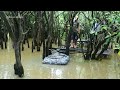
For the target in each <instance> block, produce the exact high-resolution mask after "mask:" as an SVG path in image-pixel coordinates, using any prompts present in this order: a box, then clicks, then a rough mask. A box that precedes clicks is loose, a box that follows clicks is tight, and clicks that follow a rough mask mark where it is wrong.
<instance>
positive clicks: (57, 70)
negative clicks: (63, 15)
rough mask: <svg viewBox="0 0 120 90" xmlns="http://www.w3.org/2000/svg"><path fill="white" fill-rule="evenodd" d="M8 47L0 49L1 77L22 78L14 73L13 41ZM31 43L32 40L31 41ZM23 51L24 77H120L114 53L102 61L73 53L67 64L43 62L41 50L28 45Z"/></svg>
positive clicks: (119, 66)
mask: <svg viewBox="0 0 120 90" xmlns="http://www.w3.org/2000/svg"><path fill="white" fill-rule="evenodd" d="M7 44H8V48H7V49H6V50H5V49H4V50H1V49H0V79H21V78H19V77H18V76H16V75H14V69H13V65H14V63H15V55H14V50H13V49H12V45H11V42H8V43H7ZM30 45H31V42H30ZM24 46H25V47H24V49H25V51H22V54H21V55H22V64H23V67H24V71H25V76H24V77H23V78H22V79H120V65H119V64H120V61H119V60H120V59H119V58H120V57H119V56H117V55H115V54H113V56H112V57H111V58H110V59H106V60H102V61H95V60H91V61H85V60H83V57H82V55H81V54H78V53H76V54H71V55H70V62H69V63H68V64H67V65H48V64H42V50H41V52H37V51H34V53H32V52H31V46H30V48H27V45H24Z"/></svg>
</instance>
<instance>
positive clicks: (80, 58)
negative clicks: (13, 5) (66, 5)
mask: <svg viewBox="0 0 120 90" xmlns="http://www.w3.org/2000/svg"><path fill="white" fill-rule="evenodd" d="M0 79H120V11H0Z"/></svg>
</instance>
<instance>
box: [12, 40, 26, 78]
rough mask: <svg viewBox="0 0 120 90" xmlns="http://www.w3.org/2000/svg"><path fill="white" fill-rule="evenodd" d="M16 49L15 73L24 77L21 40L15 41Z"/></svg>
mask: <svg viewBox="0 0 120 90" xmlns="http://www.w3.org/2000/svg"><path fill="white" fill-rule="evenodd" d="M14 51H15V59H16V63H15V64H14V69H15V74H17V75H19V77H23V75H24V69H23V66H22V63H21V50H20V43H19V42H14Z"/></svg>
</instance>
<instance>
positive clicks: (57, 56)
mask: <svg viewBox="0 0 120 90" xmlns="http://www.w3.org/2000/svg"><path fill="white" fill-rule="evenodd" d="M69 60H70V58H69V56H67V55H66V54H63V53H59V52H55V51H54V52H52V54H51V55H48V56H47V57H45V58H44V60H43V61H42V63H43V64H57V65H66V64H67V63H68V62H69Z"/></svg>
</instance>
